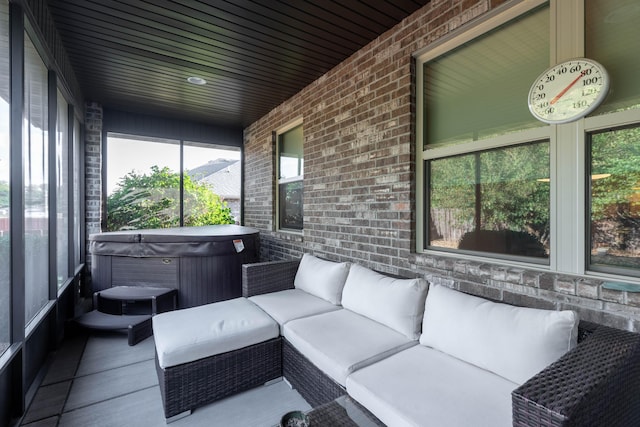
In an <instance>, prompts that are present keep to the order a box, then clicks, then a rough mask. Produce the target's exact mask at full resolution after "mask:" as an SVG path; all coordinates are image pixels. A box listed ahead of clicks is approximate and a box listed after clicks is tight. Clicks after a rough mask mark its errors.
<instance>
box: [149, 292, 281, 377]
mask: <svg viewBox="0 0 640 427" xmlns="http://www.w3.org/2000/svg"><path fill="white" fill-rule="evenodd" d="M152 323H153V335H154V341H155V345H156V354H157V355H158V363H159V365H160V367H162V368H167V367H170V366H176V365H180V364H182V363H187V362H192V361H194V360H198V359H202V358H205V357H209V356H213V355H216V354H221V353H226V352H228V351H232V350H237V349H240V348H243V347H247V346H250V345H253V344H257V343H260V342H263V341H267V340H270V339H272V338H276V337H277V336H278V335H279V333H280V330H279V328H278V324H277V323H276V322H275V320H273V319H272V318H271V317H269V315H267V314H266V313H265V312H264V311H262V310H261V309H260V308H259V307H258V306H257V305H255V304H253V303H252V302H250V301H249V300H247V299H246V298H236V299H232V300H227V301H221V302H216V303H212V304H207V305H201V306H198V307H192V308H186V309H182V310H176V311H169V312H166V313H161V314H158V315H156V316H153V318H152Z"/></svg>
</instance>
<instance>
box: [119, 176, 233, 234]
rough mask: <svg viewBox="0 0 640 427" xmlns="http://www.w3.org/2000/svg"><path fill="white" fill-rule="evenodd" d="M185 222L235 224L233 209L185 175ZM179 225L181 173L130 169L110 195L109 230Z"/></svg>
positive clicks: (204, 186) (190, 224)
mask: <svg viewBox="0 0 640 427" xmlns="http://www.w3.org/2000/svg"><path fill="white" fill-rule="evenodd" d="M183 189H184V194H183V203H184V225H185V226H199V225H213V224H232V223H233V217H232V215H231V209H230V208H229V207H228V206H227V203H226V202H222V201H221V200H220V197H219V196H218V195H217V194H215V193H213V192H212V191H211V190H210V189H209V188H208V187H207V186H206V185H203V184H200V183H197V182H194V181H193V180H192V179H191V178H190V177H189V176H188V175H185V176H184V178H183ZM179 226H180V174H178V173H174V172H171V170H170V169H169V168H167V167H164V168H162V169H161V168H159V167H158V166H152V167H151V173H150V174H148V175H147V174H136V173H135V172H130V173H128V174H127V175H125V176H124V177H122V178H121V179H120V181H119V182H118V186H117V188H116V191H114V192H113V194H111V195H110V196H109V197H108V198H107V229H108V230H109V231H116V230H127V229H129V230H139V229H146V228H167V227H179Z"/></svg>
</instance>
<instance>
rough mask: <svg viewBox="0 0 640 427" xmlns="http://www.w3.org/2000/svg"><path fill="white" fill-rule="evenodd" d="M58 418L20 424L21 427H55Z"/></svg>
mask: <svg viewBox="0 0 640 427" xmlns="http://www.w3.org/2000/svg"><path fill="white" fill-rule="evenodd" d="M58 418H59V417H58V416H55V417H49V418H45V419H44V420H38V421H34V422H32V423H29V424H22V426H23V427H57V425H58Z"/></svg>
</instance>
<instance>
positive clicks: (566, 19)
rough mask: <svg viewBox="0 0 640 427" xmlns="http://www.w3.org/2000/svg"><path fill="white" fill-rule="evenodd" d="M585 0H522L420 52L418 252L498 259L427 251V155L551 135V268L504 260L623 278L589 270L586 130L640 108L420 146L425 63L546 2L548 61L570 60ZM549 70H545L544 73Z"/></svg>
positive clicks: (633, 119)
mask: <svg viewBox="0 0 640 427" xmlns="http://www.w3.org/2000/svg"><path fill="white" fill-rule="evenodd" d="M584 1H586V0H551V1H549V2H547V1H543V0H523V1H520V2H516V3H515V4H513V3H509V4H505V5H504V6H503V7H499V8H497V9H496V10H495V11H493V12H490V13H488V14H487V15H486V16H485V17H482V18H481V19H479V20H478V21H477V22H475V23H473V24H471V25H470V26H468V27H466V28H465V29H464V30H462V31H459V32H456V33H454V34H452V35H451V36H449V37H445V38H444V39H443V40H442V41H439V42H436V43H434V44H433V45H431V46H429V47H427V48H426V49H423V50H421V51H418V52H416V53H415V54H414V57H415V59H416V68H415V69H416V145H417V150H416V153H417V155H416V252H418V253H424V254H430V255H438V256H444V257H447V256H448V257H455V258H458V259H471V260H479V261H485V262H486V261H490V262H491V261H493V262H496V260H495V258H492V259H489V257H483V256H473V255H465V254H459V253H455V254H451V253H447V252H444V251H438V250H432V249H424V248H425V243H426V242H425V241H424V235H425V233H424V232H425V226H426V223H425V221H426V218H427V217H426V212H425V207H426V200H425V196H424V194H425V188H424V185H425V170H424V169H425V168H424V163H425V161H427V160H432V159H437V158H441V157H446V156H452V155H457V154H467V153H470V152H474V151H480V150H487V149H491V148H500V147H507V146H510V145H515V144H521V143H526V142H531V141H540V140H548V141H549V144H550V168H551V169H550V171H551V176H550V178H551V183H552V185H551V194H550V197H551V200H550V227H551V247H550V258H549V264H548V265H547V266H542V265H539V264H534V263H527V262H519V261H511V260H507V259H504V260H503V259H501V260H499V262H500V263H501V264H504V265H512V266H518V267H526V268H531V269H538V270H540V269H542V270H549V271H553V272H560V273H569V274H579V275H588V276H593V277H598V278H619V277H620V276H616V275H613V274H604V273H596V272H590V271H587V270H586V265H587V264H586V256H587V255H586V250H585V248H586V246H587V245H588V244H589V242H587V241H586V221H587V218H586V217H587V215H586V214H585V211H586V210H588V209H589V207H588V206H587V203H588V200H587V195H586V191H587V189H586V182H585V179H584V177H585V173H586V158H587V153H586V144H585V142H586V139H587V134H588V133H590V132H593V131H596V130H601V129H607V128H611V127H620V126H625V125H630V124H634V123H635V124H638V123H640V109H632V110H626V111H622V112H615V113H607V114H601V115H596V116H593V117H587V118H583V119H580V120H578V121H575V122H572V123H567V124H561V125H542V126H541V127H538V128H534V129H528V130H524V131H520V132H514V133H509V134H505V135H501V136H499V137H496V138H491V139H486V140H480V141H474V142H471V143H463V144H457V145H451V146H445V147H435V148H428V149H423V141H424V123H423V117H424V110H423V109H424V97H423V94H424V91H423V86H422V82H423V64H424V63H426V62H428V61H430V60H432V59H435V58H437V57H439V56H441V55H443V54H444V53H446V52H449V51H450V50H452V49H455V48H457V47H459V46H461V45H462V44H464V43H467V42H469V41H471V40H473V39H475V38H477V37H478V36H481V35H482V34H485V33H486V32H489V31H491V30H493V29H495V28H496V27H498V26H500V25H503V24H505V23H507V22H509V21H511V20H513V19H514V18H516V17H518V16H520V15H522V14H524V13H526V12H529V11H531V10H533V9H534V8H536V7H539V6H541V5H543V4H545V3H549V7H550V11H549V12H550V19H551V25H550V30H551V34H550V44H551V45H550V58H549V65H552V64H556V63H558V62H561V61H563V60H565V59H569V58H575V57H583V56H584V55H585V44H584V32H585V27H584V22H585V19H584V18H585V7H584ZM542 71H544V70H540V72H542ZM526 95H527V94H523V102H524V101H525V99H526ZM559 159H563V160H562V163H560V161H559ZM622 278H623V280H624V281H626V282H638V283H640V279H634V278H633V277H630V276H622Z"/></svg>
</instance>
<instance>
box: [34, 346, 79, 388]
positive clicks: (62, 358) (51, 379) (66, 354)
mask: <svg viewBox="0 0 640 427" xmlns="http://www.w3.org/2000/svg"><path fill="white" fill-rule="evenodd" d="M87 339H88V335H87V333H79V334H77V335H75V336H72V337H68V338H65V340H64V342H63V343H62V345H61V347H60V349H58V350H57V351H56V352H55V353H54V355H53V362H52V363H51V366H49V369H48V371H47V375H46V376H45V378H44V380H43V381H42V385H48V384H54V383H58V382H61V381H65V380H70V379H73V377H74V375H75V374H76V371H77V370H78V365H79V363H80V359H81V358H82V352H83V351H84V348H85V345H86V344H87Z"/></svg>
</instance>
